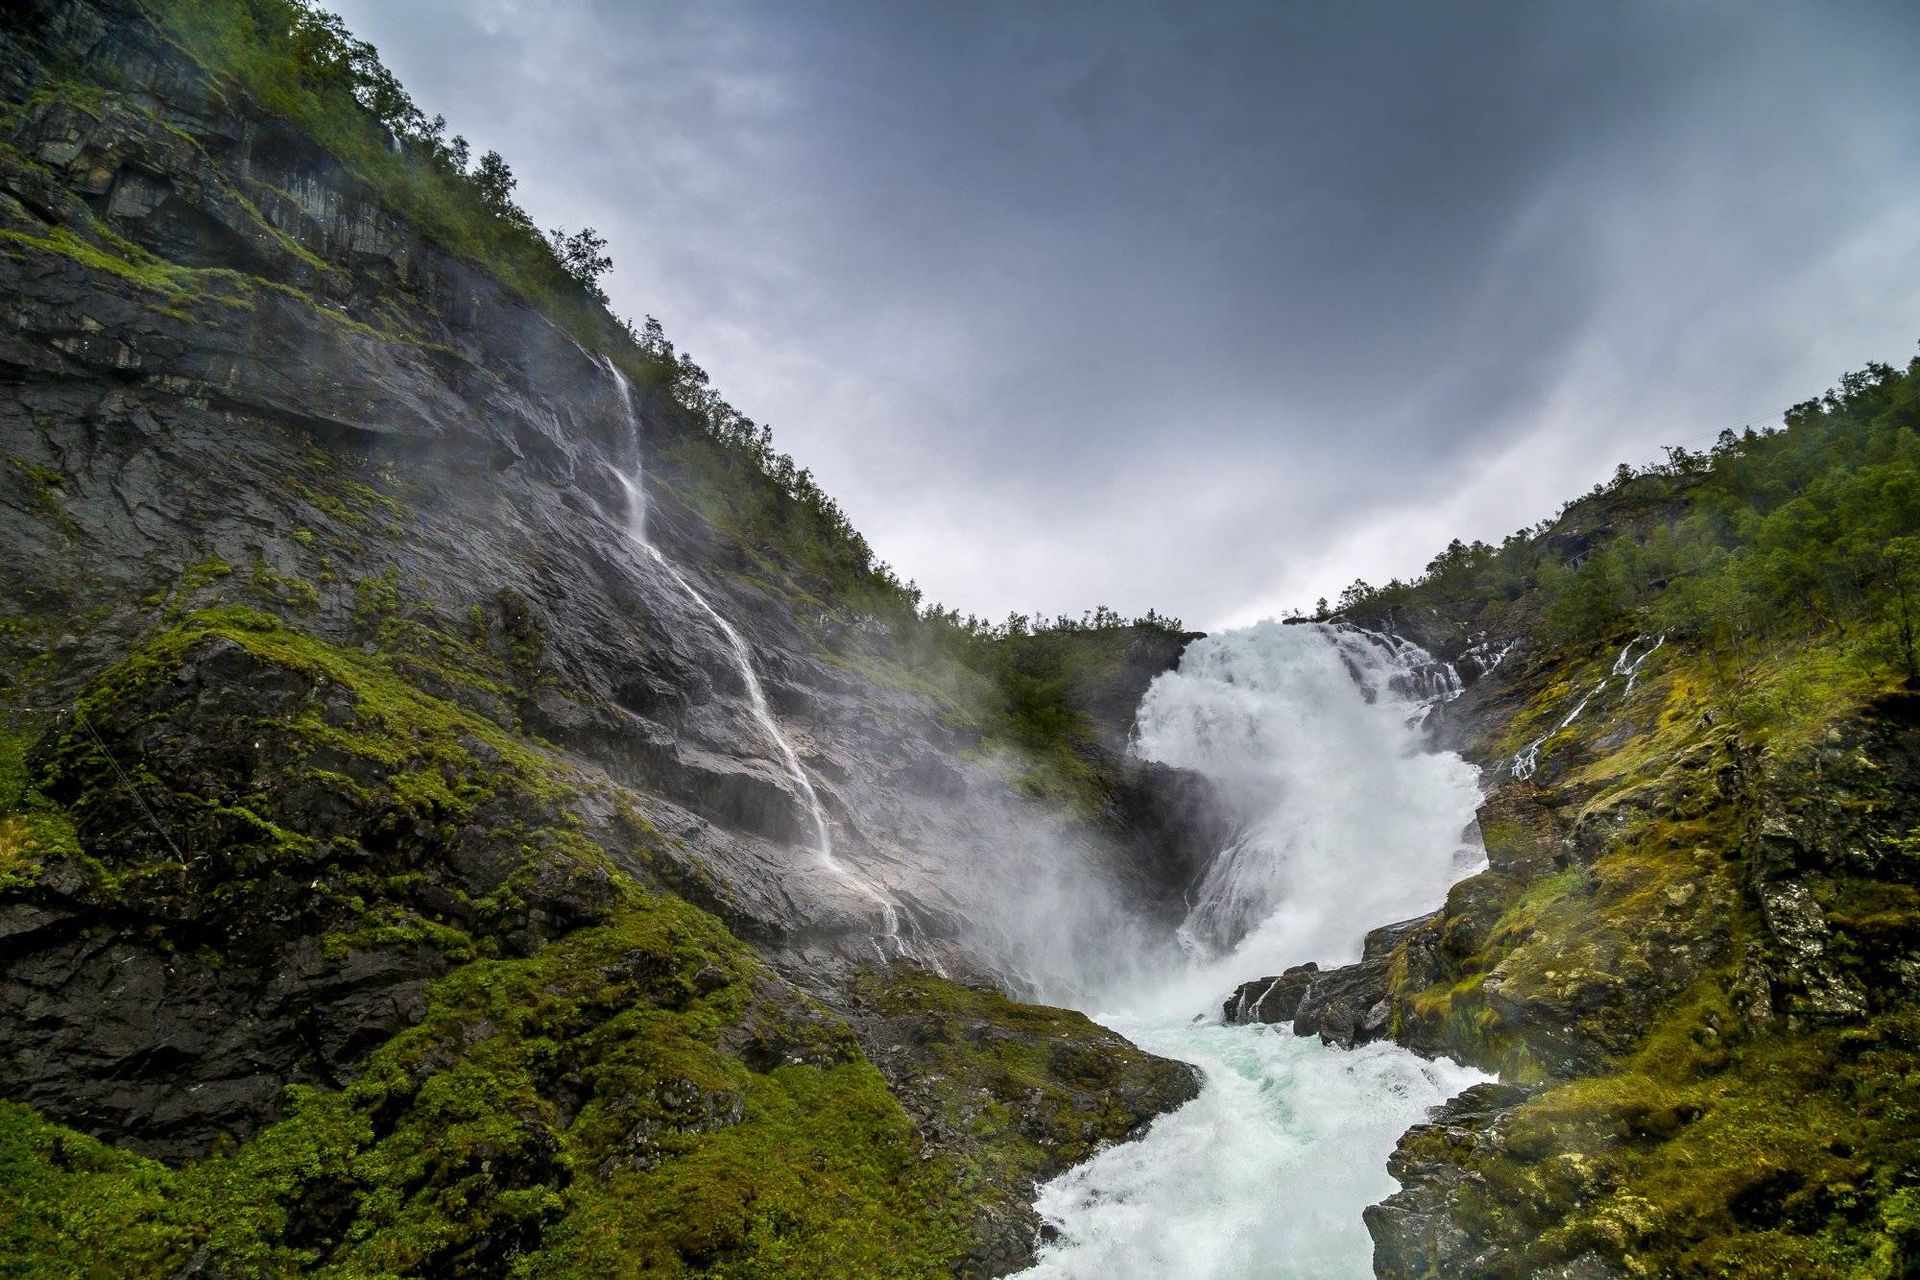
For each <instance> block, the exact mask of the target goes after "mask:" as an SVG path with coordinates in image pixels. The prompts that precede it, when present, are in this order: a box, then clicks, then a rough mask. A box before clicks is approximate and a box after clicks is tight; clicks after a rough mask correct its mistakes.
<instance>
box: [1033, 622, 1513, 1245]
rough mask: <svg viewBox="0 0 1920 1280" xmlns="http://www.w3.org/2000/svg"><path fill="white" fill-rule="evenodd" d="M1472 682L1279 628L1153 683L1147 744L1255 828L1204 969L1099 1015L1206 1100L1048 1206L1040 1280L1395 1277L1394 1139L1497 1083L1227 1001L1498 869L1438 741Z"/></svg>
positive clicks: (1191, 923)
mask: <svg viewBox="0 0 1920 1280" xmlns="http://www.w3.org/2000/svg"><path fill="white" fill-rule="evenodd" d="M1452 674H1453V678H1452V679H1449V678H1448V675H1449V673H1448V672H1447V671H1446V670H1445V669H1444V665H1443V664H1438V663H1435V662H1434V661H1433V659H1432V658H1431V657H1430V656H1428V655H1427V654H1426V653H1425V652H1424V651H1423V650H1420V649H1419V648H1418V646H1414V645H1410V644H1408V643H1407V642H1406V641H1403V640H1395V639H1393V638H1391V637H1377V636H1370V635H1368V634H1367V633H1365V632H1360V631H1358V630H1356V629H1352V628H1340V627H1329V626H1314V625H1292V626H1286V625H1280V624H1276V623H1262V624H1260V625H1258V626H1254V627H1250V628H1247V629H1245V630H1242V631H1235V632H1227V633H1224V634H1219V635H1214V636H1209V637H1207V638H1205V639H1202V640H1199V641H1196V642H1195V643H1194V644H1193V645H1192V646H1190V647H1189V648H1188V649H1187V651H1186V653H1185V655H1184V656H1183V657H1182V659H1181V662H1180V666H1179V667H1178V669H1177V670H1174V671H1171V672H1168V673H1166V674H1164V675H1161V676H1160V677H1159V678H1158V679H1156V680H1155V681H1154V683H1153V685H1152V686H1151V687H1150V688H1149V689H1148V691H1147V694H1146V697H1145V698H1144V699H1143V700H1142V702H1141V704H1140V711H1139V718H1138V725H1137V731H1136V733H1137V736H1136V743H1135V749H1136V750H1137V751H1138V752H1139V753H1140V754H1141V755H1143V756H1147V757H1149V758H1151V759H1155V760H1160V761H1164V762H1166V763H1168V764H1175V765H1180V766H1183V767H1186V768H1190V769H1195V770H1198V771H1200V772H1202V773H1204V774H1206V775H1207V776H1208V778H1209V779H1211V780H1212V781H1213V783H1214V785H1215V786H1216V788H1218V789H1219V790H1220V791H1221V792H1222V793H1223V794H1224V795H1225V796H1226V798H1227V799H1228V801H1229V802H1230V803H1231V804H1233V805H1234V806H1235V807H1236V808H1237V809H1238V810H1239V811H1240V813H1241V814H1242V816H1243V822H1244V829H1245V831H1246V835H1245V836H1244V838H1243V839H1241V840H1239V841H1238V842H1237V843H1236V844H1235V845H1234V846H1233V847H1231V848H1229V849H1226V850H1224V851H1222V853H1221V855H1220V857H1219V858H1218V859H1217V860H1216V862H1215V864H1214V866H1213V868H1212V870H1211V871H1210V872H1209V873H1208V875H1207V877H1206V879H1205V881H1204V882H1203V884H1202V886H1201V890H1200V893H1199V897H1198V900H1197V901H1196V902H1195V904H1194V906H1193V909H1192V912H1191V915H1190V916H1189V919H1188V921H1187V932H1188V934H1189V935H1190V937H1191V939H1192V944H1193V945H1192V955H1191V957H1190V958H1189V960H1188V961H1187V962H1186V966H1185V967H1184V968H1176V969H1175V970H1174V971H1172V972H1167V973H1163V974H1161V975H1158V976H1157V977H1154V978H1149V979H1147V980H1145V981H1143V982H1141V984H1140V985H1139V986H1138V988H1137V989H1135V990H1132V991H1126V992H1118V993H1113V994H1111V995H1110V998H1109V1004H1108V1006H1107V1007H1106V1008H1105V1009H1104V1010H1101V1011H1091V1012H1094V1014H1095V1016H1096V1017H1097V1018H1098V1019H1099V1021H1101V1022H1103V1023H1105V1024H1107V1025H1108V1026H1110V1027H1112V1028H1114V1029H1115V1030H1117V1031H1119V1032H1121V1033H1122V1034H1123V1035H1126V1036H1127V1037H1129V1038H1130V1039H1132V1040H1133V1041H1134V1042H1135V1043H1137V1044H1139V1045H1140V1046H1141V1047H1142V1048H1145V1049H1148V1050H1150V1051H1151V1052H1155V1053H1159V1054H1163V1055H1166V1056H1168V1057H1175V1058H1181V1059H1184V1060H1186V1061H1189V1062H1192V1063H1194V1064H1196V1065H1197V1066H1198V1067H1199V1068H1200V1069H1201V1072H1202V1074H1203V1076H1204V1080H1205V1083H1204V1085H1203V1088H1202V1090H1201V1094H1200V1097H1199V1098H1198V1099H1196V1100H1195V1101H1193V1102H1191V1103H1189V1104H1188V1105H1187V1106H1185V1107H1183V1108H1182V1109H1181V1110H1179V1111H1177V1112H1175V1113H1174V1114H1172V1115H1170V1116H1164V1117H1162V1118H1161V1119H1160V1120H1158V1121H1156V1122H1155V1123H1154V1125H1153V1127H1152V1128H1151V1129H1150V1130H1149V1131H1148V1133H1147V1134H1146V1136H1145V1137H1143V1138H1141V1139H1140V1140H1138V1141H1136V1142H1132V1143H1127V1144H1124V1145H1122V1146H1118V1147H1114V1148H1112V1149H1110V1150H1108V1151H1106V1152H1103V1153H1101V1154H1100V1155H1098V1156H1096V1157H1095V1158H1094V1159H1093V1160H1091V1161H1089V1162H1087V1163H1086V1164H1083V1165H1081V1166H1079V1167H1077V1168H1075V1169H1073V1170H1070V1171H1069V1172H1068V1173H1066V1174H1064V1175H1062V1176H1061V1177H1059V1178H1057V1179H1055V1180H1054V1181H1052V1182H1050V1183H1048V1184H1047V1185H1046V1186H1045V1187H1044V1188H1043V1189H1042V1193H1041V1196H1040V1199H1039V1209H1040V1212H1041V1215H1042V1217H1043V1218H1044V1219H1045V1220H1046V1221H1047V1223H1048V1224H1049V1225H1050V1226H1051V1227H1052V1228H1053V1230H1054V1232H1055V1233H1056V1235H1055V1238H1054V1240H1053V1241H1052V1242H1051V1243H1049V1244H1048V1245H1047V1246H1046V1247H1045V1248H1043V1249H1042V1251H1041V1254H1040V1258H1039V1261H1038V1263H1037V1264H1036V1265H1035V1267H1034V1268H1033V1269H1032V1270H1031V1271H1030V1272H1028V1273H1027V1274H1028V1275H1029V1276H1031V1277H1035V1278H1042V1277H1043V1278H1045V1280H1100V1278H1104V1277H1109V1276H1122V1277H1146V1276H1176V1275H1177V1276H1181V1277H1190V1278H1191V1280H1256V1278H1265V1277H1278V1276H1286V1277H1353V1278H1355V1280H1359V1278H1360V1277H1366V1276H1370V1275H1371V1274H1372V1266H1371V1257H1372V1245H1371V1241H1370V1240H1369V1239H1368V1236H1367V1232H1366V1229H1365V1226H1364V1225H1363V1223H1362V1221H1361V1217H1360V1214H1361V1210H1362V1209H1363V1208H1364V1207H1365V1206H1366V1205H1368V1204H1369V1203H1372V1202H1374V1201H1376V1200H1380V1199H1382V1198H1384V1197H1385V1196H1387V1195H1389V1194H1391V1193H1392V1191H1393V1189H1394V1182H1393V1179H1392V1178H1390V1177H1389V1176H1388V1175H1387V1173H1386V1168H1385V1165H1386V1158H1387V1155H1388V1153H1389V1152H1390V1151H1391V1150H1392V1148H1393V1144H1394V1142H1395V1141H1396V1140H1397V1138H1398V1137H1399V1135H1400V1133H1401V1132H1403V1131H1404V1130H1405V1129H1406V1128H1407V1127H1408V1126H1410V1125H1412V1124H1415V1123H1417V1122H1419V1121H1420V1120H1421V1119H1422V1118H1424V1116H1425V1114H1426V1112H1427V1111H1428V1109H1429V1108H1431V1107H1433V1106H1434V1105H1436V1104H1438V1103H1440V1102H1442V1101H1444V1100H1445V1099H1446V1098H1447V1097H1449V1096H1451V1095H1452V1094H1454V1093H1457V1092H1458V1091H1459V1090H1461V1089H1462V1088H1465V1087H1466V1086H1467V1085H1469V1084H1472V1083H1475V1082H1477V1081H1479V1080H1482V1079H1485V1077H1484V1076H1483V1075H1481V1074H1480V1073H1478V1072H1475V1071H1472V1070H1470V1069H1468V1068H1465V1067H1461V1066H1459V1065H1457V1064H1455V1063H1452V1062H1448V1061H1445V1060H1441V1061H1426V1060H1423V1059H1421V1058H1418V1057H1416V1056H1415V1055H1413V1054H1412V1053H1410V1052H1408V1051H1407V1050H1404V1049H1402V1048H1400V1047H1398V1046H1396V1045H1393V1044H1391V1043H1387V1042H1378V1043H1374V1044H1369V1045H1365V1046H1363V1047H1361V1048H1359V1049H1356V1050H1353V1051H1351V1052H1343V1051H1341V1050H1337V1049H1332V1048H1329V1047H1327V1046H1325V1045H1323V1044H1321V1043H1320V1042H1319V1041H1318V1040H1317V1039H1313V1038H1298V1037H1295V1036H1294V1035H1293V1034H1292V1033H1291V1029H1290V1028H1289V1027H1285V1026H1280V1027H1267V1026H1259V1025H1250V1026H1230V1025H1226V1024H1224V1023H1223V1022H1221V1021H1220V1020H1219V1010H1220V1000H1221V998H1222V997H1223V996H1224V995H1225V994H1226V992H1227V991H1228V990H1230V989H1231V988H1232V986H1233V985H1234V984H1236V983H1239V982H1244V981H1245V980H1247V979H1248V978H1255V977H1260V976H1262V975H1264V974H1273V973H1278V972H1280V971H1281V969H1283V968H1285V967H1287V966H1288V965H1292V964H1298V963H1300V962H1303V961H1307V960H1315V961H1319V962H1321V963H1322V964H1327V963H1330V962H1331V963H1339V962H1344V961H1350V960H1354V959H1357V958H1358V957H1359V953H1360V944H1361V940H1362V938H1363V936H1364V935H1365V933H1366V932H1367V931H1368V930H1369V929H1372V928H1374V927H1376V926H1378V925H1382V924H1388V923H1391V922H1394V921H1397V920H1402V919H1406V918H1408V917H1411V916H1414V915H1417V914H1419V913H1421V912H1423V911H1428V910H1431V909H1433V908H1434V907H1436V906H1438V905H1439V904H1440V902H1441V900H1442V899H1443V897H1444V896H1445V894H1446V891H1447V889H1448V888H1449V887H1450V886H1451V884H1452V883H1453V882H1454V881H1455V880H1457V879H1459V878H1460V877H1461V876H1462V875H1464V874H1467V873H1469V872H1471V871H1472V870H1474V869H1475V868H1476V867H1477V866H1478V865H1481V864H1482V863H1483V862H1484V856H1485V855H1484V853H1483V852H1482V851H1481V850H1480V849H1479V846H1478V843H1477V841H1476V840H1474V839H1472V838H1471V837H1470V836H1468V835H1467V834H1466V833H1467V832H1468V831H1469V830H1470V828H1471V824H1472V822H1473V818H1474V811H1475V808H1476V806H1477V804H1478V801H1479V786H1478V777H1477V774H1476V771H1475V770H1474V769H1473V768H1472V766H1470V765H1468V764H1467V763H1466V762H1465V761H1463V760H1461V759H1460V758H1459V757H1458V756H1456V755H1453V754H1452V753H1436V752H1431V751H1429V750H1428V749H1427V744H1426V742H1425V736H1424V734H1423V733H1422V731H1421V728H1420V722H1421V720H1422V719H1423V718H1424V715H1425V712H1426V710H1427V709H1429V708H1430V707H1431V706H1432V705H1433V704H1434V703H1435V702H1436V701H1439V700H1444V699H1446V698H1449V697H1451V696H1454V695H1455V694H1456V693H1457V691H1458V687H1459V685H1458V676H1457V673H1452Z"/></svg>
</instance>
